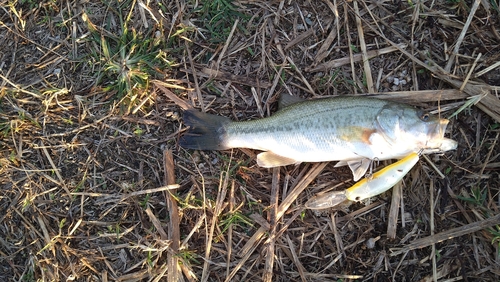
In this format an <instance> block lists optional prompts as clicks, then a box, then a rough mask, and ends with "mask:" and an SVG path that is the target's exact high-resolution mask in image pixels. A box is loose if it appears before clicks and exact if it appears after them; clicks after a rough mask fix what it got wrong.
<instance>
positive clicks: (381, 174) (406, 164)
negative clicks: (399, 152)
mask: <svg viewBox="0 0 500 282" xmlns="http://www.w3.org/2000/svg"><path fill="white" fill-rule="evenodd" d="M418 159H419V157H418V154H417V153H411V154H409V155H408V156H406V157H405V158H403V159H401V160H399V161H397V162H395V163H393V164H391V165H389V166H386V167H384V168H383V169H381V170H379V171H377V172H375V173H374V174H373V175H372V176H371V177H369V178H363V179H362V180H361V181H359V182H358V183H356V184H354V185H353V186H352V187H351V188H348V189H347V190H346V191H345V195H346V198H347V199H348V200H351V201H361V200H364V199H366V198H370V197H373V196H376V195H379V194H382V193H384V192H385V191H387V190H389V189H391V188H392V187H393V186H394V185H396V183H398V182H399V181H400V180H401V179H403V177H404V176H405V175H406V174H407V173H408V172H409V171H410V170H411V169H412V168H413V167H414V166H415V164H416V163H417V162H418Z"/></svg>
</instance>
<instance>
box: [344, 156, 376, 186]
mask: <svg viewBox="0 0 500 282" xmlns="http://www.w3.org/2000/svg"><path fill="white" fill-rule="evenodd" d="M371 163H372V161H371V160H370V159H361V160H356V161H348V162H347V165H349V168H350V169H351V171H352V176H353V179H354V181H358V180H359V179H361V177H363V176H364V175H365V173H366V171H367V170H368V168H369V167H370V164H371Z"/></svg>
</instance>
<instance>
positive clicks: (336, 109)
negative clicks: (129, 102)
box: [180, 95, 457, 180]
mask: <svg viewBox="0 0 500 282" xmlns="http://www.w3.org/2000/svg"><path fill="white" fill-rule="evenodd" d="M288 96H289V95H288ZM289 97H293V96H289ZM183 119H184V123H185V124H186V125H188V126H189V130H188V131H187V133H186V134H184V135H183V136H181V138H180V145H181V146H182V147H184V148H188V149H197V150H226V149H231V148H251V149H256V150H261V151H264V152H262V153H260V154H258V155H257V164H258V165H259V166H261V167H276V166H284V165H291V164H298V163H301V162H324V161H340V162H339V163H338V164H337V166H340V165H349V167H350V168H351V170H352V171H353V175H354V179H355V180H358V179H360V178H361V177H362V176H363V175H364V174H365V172H366V171H367V169H368V167H369V166H370V163H371V161H373V160H387V159H401V158H403V157H405V156H407V155H408V154H410V153H412V152H419V151H420V150H424V153H433V152H444V151H448V150H452V149H455V148H456V147H457V142H455V141H453V140H451V139H447V138H445V137H444V133H445V129H446V126H447V124H448V120H446V119H440V118H438V117H436V116H432V115H429V114H428V113H425V112H423V111H421V110H418V109H415V108H413V107H411V106H409V105H405V104H400V103H395V102H391V101H385V100H380V99H375V98H366V97H332V98H324V99H315V100H306V101H299V102H297V101H294V102H293V103H292V104H290V105H287V106H285V107H283V108H282V109H280V110H279V111H278V112H276V113H275V114H274V115H272V116H270V117H267V118H263V119H258V120H251V121H240V122H234V121H231V120H230V119H229V118H226V117H221V116H216V115H211V114H207V113H202V112H199V111H196V110H186V111H184V115H183Z"/></svg>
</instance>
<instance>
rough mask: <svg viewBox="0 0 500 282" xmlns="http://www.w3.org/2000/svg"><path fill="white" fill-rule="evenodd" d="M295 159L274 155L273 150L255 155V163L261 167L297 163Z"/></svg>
mask: <svg viewBox="0 0 500 282" xmlns="http://www.w3.org/2000/svg"><path fill="white" fill-rule="evenodd" d="M297 163H299V162H297V160H294V159H291V158H287V157H283V156H280V155H276V154H275V153H273V152H269V151H268V152H262V153H260V154H258V155H257V164H258V165H259V166H261V167H277V166H285V165H291V164H297Z"/></svg>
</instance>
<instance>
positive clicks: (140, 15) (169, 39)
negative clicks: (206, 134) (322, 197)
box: [0, 0, 500, 281]
mask: <svg viewBox="0 0 500 282" xmlns="http://www.w3.org/2000/svg"><path fill="white" fill-rule="evenodd" d="M499 50H500V10H499V1H498V0H491V1H490V0H478V1H470V0H466V1H463V0H437V1H434V0H433V1H430V0H422V1H412V0H409V1H392V2H391V1H360V0H353V1H340V0H309V1H284V0H283V1H261V0H252V1H230V0H214V1H203V0H201V1H187V0H186V1H183V0H176V1H167V0H157V1H149V0H127V1H125V0H122V1H102V0H101V1H99V0H85V1H73V0H68V1H58V0H42V1H33V0H0V133H1V137H2V139H1V140H0V152H1V154H0V165H1V166H0V184H1V186H0V187H1V189H0V280H1V281H500V210H499V209H500V191H499V184H500V145H499V144H498V143H499V140H498V139H499V135H500V101H499V95H498V90H499V89H500V52H499ZM367 93H369V94H371V95H373V96H377V97H379V98H382V99H391V100H394V101H399V102H404V103H408V104H411V105H413V106H416V107H418V108H421V109H424V110H427V111H431V112H433V113H437V114H439V115H441V116H443V117H450V116H451V115H452V114H453V113H454V112H456V111H457V110H460V111H458V114H457V115H456V116H454V117H452V118H451V119H450V124H449V126H448V132H447V133H446V136H447V137H449V138H452V139H454V140H456V141H458V144H459V145H458V148H457V149H456V150H454V151H450V152H446V153H445V154H439V155H429V156H428V158H427V159H426V158H422V159H421V160H420V161H419V163H418V164H417V165H416V167H415V168H414V169H413V170H412V171H411V172H410V173H409V174H408V175H407V176H406V177H405V178H404V179H403V181H402V183H400V184H398V185H397V186H396V187H394V188H393V189H392V190H389V191H388V192H386V193H384V194H382V195H379V196H377V197H374V198H371V199H369V200H368V201H364V202H359V203H350V204H345V205H342V206H339V207H337V208H334V209H329V210H321V211H316V212H315V211H311V210H307V209H305V208H304V203H305V202H306V201H307V200H308V199H309V198H311V197H313V196H314V195H317V194H318V193H323V192H326V191H332V190H343V189H346V188H348V187H349V186H351V185H352V184H353V183H354V182H353V181H352V175H351V173H350V171H349V170H348V169H346V168H345V167H343V168H334V165H335V162H332V163H302V164H300V165H296V166H293V165H292V166H286V167H281V168H276V169H266V168H261V167H258V166H257V164H256V161H255V158H256V154H257V153H258V152H256V151H253V150H249V149H234V150H231V151H220V152H217V151H194V150H185V149H183V148H180V147H179V145H178V139H179V136H180V135H181V134H182V133H183V132H184V131H185V130H186V127H185V125H184V124H183V123H182V110H183V109H186V108H191V107H195V108H197V109H200V110H203V111H206V112H208V113H212V114H218V115H222V116H226V117H230V118H231V119H233V120H250V119H258V118H262V117H265V116H269V115H272V114H273V113H274V112H275V111H276V110H277V101H278V99H279V97H280V95H281V94H292V95H297V96H299V97H302V98H305V99H314V98H319V97H325V96H339V95H365V94H367ZM461 107H463V108H461ZM389 163H390V162H387V161H386V162H381V163H380V165H379V168H380V167H383V166H384V165H387V164H389Z"/></svg>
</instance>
